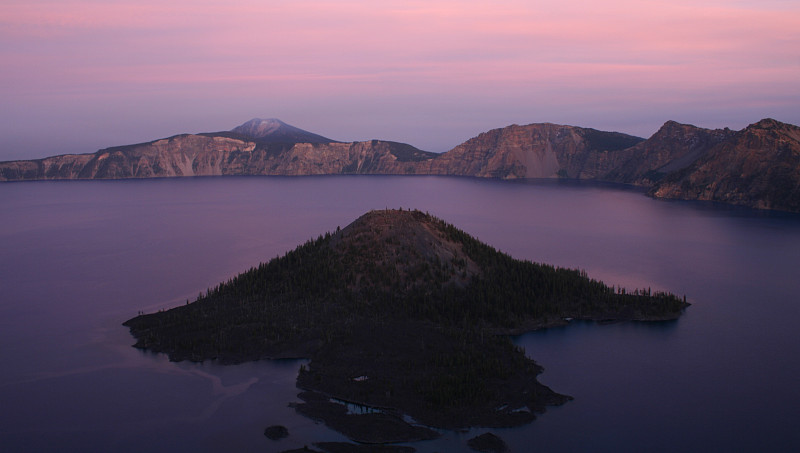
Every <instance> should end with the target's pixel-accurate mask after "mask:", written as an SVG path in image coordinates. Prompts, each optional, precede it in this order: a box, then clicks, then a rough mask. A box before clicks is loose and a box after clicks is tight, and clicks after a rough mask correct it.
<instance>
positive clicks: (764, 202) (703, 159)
mask: <svg viewBox="0 0 800 453" xmlns="http://www.w3.org/2000/svg"><path fill="white" fill-rule="evenodd" d="M651 193H652V195H654V196H656V197H661V198H677V199H685V200H708V201H720V202H724V203H731V204H736V205H742V206H749V207H754V208H759V209H779V210H785V211H794V212H800V128H798V127H797V126H793V125H790V124H784V123H781V122H778V121H775V120H772V119H765V120H762V121H759V122H758V123H755V124H751V125H750V126H748V127H747V128H745V129H743V130H741V131H739V132H736V133H733V134H731V136H730V137H729V138H728V139H727V140H724V141H722V142H719V143H717V144H716V145H714V146H712V147H711V148H710V149H708V150H707V151H706V152H705V153H704V154H703V155H702V156H700V157H699V158H698V159H697V160H695V161H694V162H692V163H691V164H690V165H688V166H687V167H685V168H684V169H682V170H679V171H675V172H673V173H670V174H668V175H667V176H666V177H665V178H664V180H663V181H662V182H661V183H660V184H658V185H656V186H655V187H654V188H653V189H652V191H651Z"/></svg>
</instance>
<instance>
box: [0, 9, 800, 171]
mask: <svg viewBox="0 0 800 453" xmlns="http://www.w3.org/2000/svg"><path fill="white" fill-rule="evenodd" d="M0 59H1V60H0V61H2V66H0V99H2V104H3V108H2V109H1V110H0V116H1V118H0V119H1V120H2V121H0V134H2V137H3V138H4V140H3V145H2V146H0V160H8V159H19V158H33V157H44V156H47V155H52V154H59V153H67V152H93V151H95V150H97V149H99V148H102V147H107V146H113V145H119V144H127V143H133V142H140V141H147V140H151V139H156V138H160V137H164V136H169V135H173V134H177V133H182V132H203V131H214V130H223V129H230V128H232V127H234V126H236V125H238V124H240V123H243V122H244V121H246V120H248V119H250V118H253V117H278V118H281V119H283V120H284V121H286V122H288V123H291V124H293V125H295V126H298V127H301V128H304V129H307V130H310V131H312V132H316V133H320V134H322V135H326V136H328V137H330V138H334V139H338V140H365V139H371V138H382V139H388V140H396V141H403V142H407V143H410V144H412V145H415V146H417V147H420V148H423V149H428V150H432V151H446V150H447V149H450V148H451V147H453V146H455V145H457V144H458V143H460V142H462V141H464V140H466V139H468V138H470V137H472V136H474V135H477V134H478V133H480V132H483V131H486V130H488V129H491V128H495V127H502V126H506V125H509V124H512V123H517V124H528V123H533V122H555V123H562V124H573V125H578V126H584V127H594V128H597V129H603V130H616V131H620V132H626V133H630V134H634V135H639V136H643V137H647V136H649V135H651V134H652V133H654V132H655V131H656V130H657V129H658V127H659V126H660V125H661V124H662V123H663V122H665V121H666V120H670V119H672V120H676V121H680V122H686V123H692V124H696V125H698V126H702V127H725V126H728V127H731V128H734V129H740V128H742V127H745V126H746V125H747V124H749V123H753V122H756V121H758V120H760V119H761V118H764V117H773V118H775V119H778V120H780V121H785V122H789V123H793V124H800V83H799V82H798V81H800V2H797V1H796V0H785V1H780V0H772V1H770V0H764V1H744V0H741V1H721V0H718V1H704V0H695V1H686V0H672V1H646V0H644V1H643V0H638V1H633V0H611V1H606V2H595V1H574V0H562V1H560V2H550V1H548V2H543V1H530V0H528V1H518V0H510V1H503V2H488V1H469V0H466V1H464V0H461V1H415V0H411V1H392V0H389V1H383V0H382V1H374V0H373V1H340V0H337V1H327V0H317V1H304V0H294V1H269V0H267V1H264V0H259V1H257V0H249V1H236V0H233V1H231V0H227V1H214V0H191V1H189V0H178V1H169V2H164V1H163V0H159V1H155V0H135V1H134V0H84V1H73V0H52V1H38V0H24V1H20V0H3V2H2V3H0Z"/></svg>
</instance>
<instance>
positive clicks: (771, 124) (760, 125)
mask: <svg viewBox="0 0 800 453" xmlns="http://www.w3.org/2000/svg"><path fill="white" fill-rule="evenodd" d="M785 126H787V124H785V123H781V122H780V121H778V120H775V119H772V118H764V119H763V120H761V121H759V122H757V123H754V124H751V125H750V126H749V127H748V129H778V128H781V127H785Z"/></svg>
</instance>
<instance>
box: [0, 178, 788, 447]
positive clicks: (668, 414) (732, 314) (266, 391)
mask: <svg viewBox="0 0 800 453" xmlns="http://www.w3.org/2000/svg"><path fill="white" fill-rule="evenodd" d="M386 207H390V208H397V207H403V208H404V209H405V208H417V209H420V210H422V211H429V212H430V213H431V214H434V215H436V216H437V217H440V218H442V219H444V220H446V221H448V222H450V223H453V224H455V225H456V226H458V227H459V228H461V229H463V230H465V231H467V232H468V233H470V234H472V235H474V236H477V237H478V238H480V239H481V240H483V241H484V242H487V243H489V244H491V245H493V246H495V247H496V248H498V249H501V250H503V251H505V252H507V253H509V254H511V255H512V256H514V257H516V258H521V259H529V260H532V261H540V262H547V263H551V264H555V265H559V266H565V267H575V268H582V269H585V270H586V271H587V272H588V273H589V275H590V276H591V277H594V278H598V279H601V280H603V281H605V282H606V283H608V284H609V285H610V284H614V285H623V286H626V287H628V288H631V289H632V288H636V287H639V288H642V287H644V288H646V287H651V288H652V289H653V290H656V289H659V290H668V291H671V292H674V293H677V294H679V295H683V294H686V296H687V298H688V300H689V302H691V303H692V306H691V307H689V309H688V310H687V311H686V314H685V315H684V316H683V317H682V318H681V319H680V320H678V321H677V322H672V323H662V324H640V323H623V324H611V325H597V324H593V323H573V324H571V325H570V326H567V327H564V328H557V329H550V330H546V331H541V332H534V333H530V334H527V335H523V336H521V337H519V338H516V341H517V343H518V344H520V345H522V346H524V347H525V349H526V351H527V352H528V354H529V356H531V357H532V358H533V359H535V360H536V361H537V362H539V363H540V364H542V365H543V366H544V367H545V372H544V373H543V374H542V375H541V376H540V380H541V381H542V382H543V383H545V384H547V385H549V386H551V387H552V388H553V389H554V390H556V391H558V392H561V393H566V394H569V395H572V396H574V397H575V400H574V401H572V402H570V403H568V404H566V405H564V406H562V407H558V408H552V409H549V410H548V412H547V413H545V414H543V415H542V416H541V417H539V419H538V420H536V421H535V422H534V423H532V424H530V425H528V426H526V427H523V428H516V429H501V430H492V431H493V432H495V433H496V434H498V435H500V436H501V437H503V438H504V439H505V440H506V441H507V443H508V444H509V445H510V446H511V448H512V451H517V452H522V451H548V452H549V451H594V452H596V451H617V452H619V451H623V452H628V451H629V452H640V451H665V452H666V451H720V452H722V451H800V434H798V433H800V431H799V430H798V426H800V385H798V383H800V333H799V332H798V327H797V326H798V319H800V216H798V215H791V214H780V213H764V212H758V211H752V210H746V209H738V208H731V207H724V206H716V205H709V204H700V203H689V202H667V201H656V200H652V199H649V198H647V197H645V196H644V195H642V194H641V193H640V192H637V191H634V190H630V189H625V188H621V187H619V186H610V185H598V184H586V183H575V182H559V181H533V182H531V181H528V182H506V181H489V180H479V179H469V178H443V177H438V178H437V177H388V176H380V177H372V176H353V177H347V176H337V177H292V178H281V177H269V178H243V177H241V178H187V179H162V180H138V181H86V182H77V181H65V182H30V183H5V184H0V213H2V214H1V215H2V221H1V222H0V359H1V360H2V363H3V366H2V367H1V368H0V408H2V410H0V449H2V450H3V451H130V452H140V451H154V452H157V451H163V452H172V451H192V450H193V451H213V452H216V451H259V452H264V451H280V450H283V449H289V448H298V447H302V446H303V445H309V446H310V445H311V443H312V442H316V441H325V440H342V441H343V440H345V439H344V438H343V437H342V436H340V435H338V434H337V433H335V432H333V431H330V430H328V429H326V428H325V427H324V426H323V425H318V424H315V423H314V422H312V421H310V420H308V419H305V418H303V417H301V416H298V415H296V414H295V413H294V410H293V409H291V408H289V407H287V405H288V403H290V402H292V401H297V399H296V393H297V391H296V389H295V387H294V379H295V375H296V373H297V369H298V368H299V367H300V364H301V363H302V362H300V361H281V362H258V363H249V364H243V365H238V366H232V367H224V366H220V365H217V364H214V363H204V364H191V363H177V364H176V363H170V362H169V361H168V360H166V358H165V357H163V356H161V355H155V354H149V353H142V352H140V351H138V350H136V349H134V348H132V347H130V345H131V344H132V343H133V338H132V337H131V336H130V335H129V333H128V331H127V329H126V328H124V327H123V326H122V325H121V323H122V322H123V321H125V320H127V319H128V318H131V317H133V316H135V315H136V314H137V312H138V311H140V310H144V311H147V312H152V311H156V310H159V309H161V308H168V307H172V306H175V305H179V304H183V303H185V302H186V300H187V299H192V300H193V299H194V298H195V297H196V296H197V294H198V293H199V292H200V291H204V290H205V289H206V288H207V287H209V286H213V285H216V284H217V283H219V282H220V281H223V280H226V279H228V278H229V277H231V276H233V275H235V274H237V273H239V272H242V271H244V270H246V269H248V268H249V267H251V266H253V265H256V264H258V263H259V262H260V261H266V260H269V259H270V258H272V257H274V256H276V255H279V254H283V253H284V252H286V251H288V250H291V249H293V248H294V247H295V246H297V245H299V244H301V243H302V242H304V241H306V240H307V239H310V238H312V237H316V236H318V235H319V234H321V233H324V232H326V231H332V230H335V229H336V227H337V226H341V227H344V226H345V225H347V224H349V223H350V222H351V221H353V220H354V219H356V218H357V217H358V216H360V215H361V214H363V213H365V212H366V211H368V210H370V209H382V208H386ZM272 424H283V425H285V426H287V427H288V429H289V432H290V437H288V438H287V439H284V440H281V441H279V442H273V441H270V440H268V439H267V438H266V437H264V436H263V430H264V428H265V427H266V426H269V425H272ZM485 431H487V430H485V429H475V430H472V431H470V432H466V433H453V432H448V433H445V435H444V437H443V438H442V439H441V440H437V441H433V442H428V443H418V444H414V447H416V448H417V449H418V451H421V452H433V451H470V450H468V449H467V447H466V440H467V439H469V438H471V437H473V436H475V435H477V434H481V433H483V432H485Z"/></svg>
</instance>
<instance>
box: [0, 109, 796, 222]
mask: <svg viewBox="0 0 800 453" xmlns="http://www.w3.org/2000/svg"><path fill="white" fill-rule="evenodd" d="M798 129H799V128H798V127H797V126H792V125H789V124H783V123H780V122H778V121H775V120H763V121H761V122H759V123H756V124H753V125H751V126H749V127H748V128H746V129H744V130H742V131H739V132H735V131H731V130H730V129H716V130H711V129H703V128H698V127H695V126H691V125H687V124H679V123H676V122H674V121H669V122H667V123H665V124H664V126H662V127H661V129H660V130H659V131H658V132H656V133H655V134H654V135H653V136H652V137H650V138H649V139H647V140H644V139H641V138H638V137H633V136H630V135H626V134H621V133H617V132H603V131H598V130H595V129H587V128H580V127H575V126H564V125H557V124H550V123H541V124H529V125H526V126H518V125H513V126H508V127H505V128H500V129H494V130H490V131H488V132H485V133H482V134H480V135H478V136H477V137H475V138H472V139H470V140H467V141H466V142H464V143H462V144H461V145H458V146H456V147H455V148H453V149H452V150H450V151H448V152H446V153H443V154H435V153H429V152H426V151H421V150H419V149H417V148H414V147H413V146H411V145H407V144H403V143H395V142H388V141H381V140H372V141H366V142H352V143H341V142H333V141H330V140H328V139H326V138H325V137H321V136H318V135H316V134H311V133H310V132H307V131H303V130H302V129H298V128H295V127H293V126H289V125H287V124H285V123H282V122H280V121H278V120H258V119H255V120H251V121H249V122H247V123H245V124H243V125H242V126H239V127H237V128H235V129H233V130H232V131H228V132H218V133H209V134H198V135H191V134H186V135H177V136H174V137H170V138H166V139H163V140H156V141H154V142H150V143H143V144H139V145H129V146H121V147H114V148H108V149H104V150H100V151H98V152H96V153H94V154H71V155H62V156H55V157H49V158H46V159H38V160H32V161H14V162H0V181H2V180H31V179H115V178H150V177H173V176H207V175H322V174H418V175H454V176H475V177H485V178H503V179H515V178H555V177H562V178H576V179H594V180H601V181H613V182H619V183H624V184H634V185H638V186H642V187H646V188H649V189H651V190H650V194H651V195H652V196H655V197H663V198H681V199H693V200H695V199H696V200H713V201H721V202H726V203H733V204H739V205H744V206H750V207H755V208H765V209H781V210H789V211H800V193H798V190H799V189H798V179H799V178H800V176H798V175H800V162H799V161H800V158H798V149H800V145H798V142H800V138H799V137H800V132H798Z"/></svg>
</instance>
